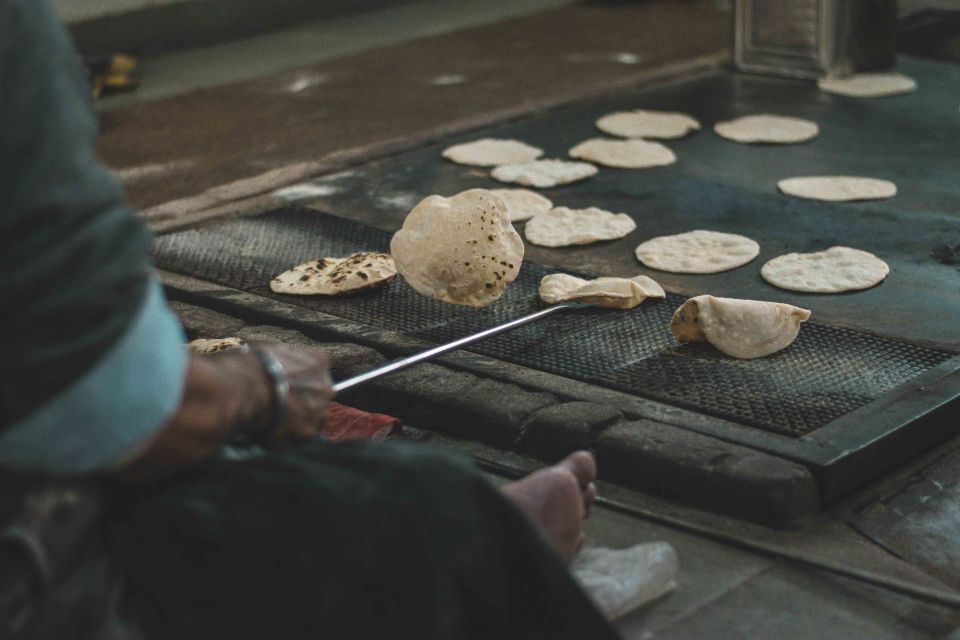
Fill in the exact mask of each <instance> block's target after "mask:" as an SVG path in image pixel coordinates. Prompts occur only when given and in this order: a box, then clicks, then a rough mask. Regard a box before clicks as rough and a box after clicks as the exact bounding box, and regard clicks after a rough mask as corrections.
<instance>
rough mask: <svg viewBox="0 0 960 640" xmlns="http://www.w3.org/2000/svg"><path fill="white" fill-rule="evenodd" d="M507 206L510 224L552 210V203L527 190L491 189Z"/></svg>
mask: <svg viewBox="0 0 960 640" xmlns="http://www.w3.org/2000/svg"><path fill="white" fill-rule="evenodd" d="M491 191H492V192H493V193H495V194H497V195H498V196H500V199H501V200H503V204H505V205H506V206H507V215H508V216H510V222H523V221H524V220H529V219H530V218H532V217H533V216H535V215H538V214H541V213H546V212H547V211H550V209H552V208H553V202H551V201H550V200H549V199H547V198H544V197H543V196H542V195H540V194H539V193H535V192H533V191H530V190H529V189H492V190H491Z"/></svg>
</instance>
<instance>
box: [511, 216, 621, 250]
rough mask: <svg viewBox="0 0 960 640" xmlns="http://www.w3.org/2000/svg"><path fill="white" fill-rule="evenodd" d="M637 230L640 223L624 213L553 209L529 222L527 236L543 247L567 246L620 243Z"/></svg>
mask: <svg viewBox="0 0 960 640" xmlns="http://www.w3.org/2000/svg"><path fill="white" fill-rule="evenodd" d="M636 228H637V223H636V222H634V221H633V218H631V217H630V216H628V215H627V214H625V213H611V212H610V211H604V210H603V209H598V208H596V207H588V208H586V209H569V208H567V207H554V208H553V209H551V210H550V211H548V212H546V213H541V214H540V215H537V216H534V217H533V218H531V219H530V220H528V221H527V226H526V228H525V229H524V235H525V236H526V237H527V240H528V241H530V242H532V243H533V244H536V245H540V246H541V247H567V246H570V245H575V244H591V243H593V242H601V241H603V240H617V239H619V238H622V237H624V236H626V235H627V234H628V233H630V232H631V231H633V230H634V229H636Z"/></svg>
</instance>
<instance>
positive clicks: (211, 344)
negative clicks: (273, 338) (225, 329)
mask: <svg viewBox="0 0 960 640" xmlns="http://www.w3.org/2000/svg"><path fill="white" fill-rule="evenodd" d="M245 344H247V343H246V342H244V341H243V339H242V338H197V339H196V340H193V341H191V342H188V343H187V348H188V349H190V352H191V353H194V354H196V355H198V356H206V355H210V354H211V353H220V352H221V351H226V350H227V349H238V348H240V347H242V346H244V345H245Z"/></svg>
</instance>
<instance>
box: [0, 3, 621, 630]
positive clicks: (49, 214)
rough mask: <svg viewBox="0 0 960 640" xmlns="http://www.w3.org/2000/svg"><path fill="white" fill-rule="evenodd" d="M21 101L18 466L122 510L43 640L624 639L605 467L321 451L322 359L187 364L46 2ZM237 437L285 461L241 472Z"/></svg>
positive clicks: (8, 23)
mask: <svg viewBox="0 0 960 640" xmlns="http://www.w3.org/2000/svg"><path fill="white" fill-rule="evenodd" d="M0 87H2V89H0V305H2V307H0V353H2V354H3V358H0V468H2V469H3V470H4V471H5V472H7V473H14V474H31V475H34V476H39V477H53V476H57V477H61V476H67V477H96V478H99V479H101V480H100V481H101V484H102V487H103V495H104V497H105V501H106V511H105V514H104V516H103V518H102V522H101V523H100V527H99V528H98V530H97V532H96V534H95V535H94V536H93V538H95V539H94V540H92V541H91V544H90V545H89V550H87V551H86V553H85V555H84V559H83V561H82V562H81V563H80V568H79V569H77V570H76V571H79V572H80V574H79V575H81V576H87V577H85V578H82V580H86V582H82V581H81V582H82V591H84V592H83V593H74V594H73V596H74V597H75V598H76V599H77V600H78V602H79V603H80V605H78V607H79V608H80V610H82V615H81V616H80V618H78V619H75V620H66V619H64V618H63V617H62V616H61V614H60V613H54V612H53V610H52V609H49V608H48V609H45V610H43V611H41V615H40V616H39V617H38V623H37V625H36V626H35V627H34V628H32V629H31V630H30V633H29V635H28V636H27V637H31V638H58V639H60V638H67V637H70V638H84V637H89V638H95V637H96V638H101V637H131V638H132V637H146V638H147V639H148V640H157V639H167V638H170V639H173V638H176V639H178V640H183V639H188V638H204V639H207V640H209V639H210V638H231V639H232V640H237V639H241V638H256V639H258V640H263V639H265V638H272V639H287V638H320V637H356V638H366V637H380V638H383V637H398V638H419V639H424V638H467V637H470V638H473V637H476V638H592V639H597V638H607V637H610V638H612V637H616V634H615V633H614V631H613V630H612V628H611V627H610V626H609V625H608V624H607V622H606V621H605V620H604V618H603V617H602V616H601V615H600V613H599V612H598V611H597V610H596V609H595V608H594V606H593V605H592V604H591V603H590V601H589V600H588V599H587V598H586V596H585V595H584V594H583V592H582V591H580V589H579V588H578V586H577V585H576V583H574V582H573V580H572V579H571V577H570V575H569V573H568V572H567V568H566V561H567V560H569V559H570V558H571V557H572V556H573V555H574V554H575V553H576V551H577V550H578V548H579V547H580V546H581V545H582V544H583V536H584V534H583V521H584V518H585V517H586V515H587V512H588V510H589V507H590V504H591V502H592V501H593V499H594V497H595V494H596V489H595V486H594V483H593V481H594V477H595V474H596V471H595V466H594V461H593V458H592V456H591V455H590V454H589V453H587V452H577V453H575V454H573V455H571V456H569V457H568V458H566V459H565V460H563V461H562V462H560V463H559V464H557V465H554V466H552V467H548V468H546V469H544V470H542V471H539V472H537V473H534V474H532V475H531V476H529V477H527V478H525V479H523V480H520V481H518V482H514V483H512V484H508V485H506V486H505V487H504V488H503V489H502V490H497V489H495V488H494V487H493V486H492V485H491V484H490V483H489V482H488V481H487V480H486V479H484V478H483V477H482V476H481V475H480V474H479V472H478V471H477V470H475V469H474V468H473V467H472V466H471V464H470V463H469V462H468V461H466V460H464V459H461V458H458V457H453V456H450V455H447V454H443V453H441V452H438V451H436V450H433V449H431V448H430V447H428V446H426V445H422V444H412V443H404V442H395V443H393V442H391V443H380V444H370V443H359V444H358V443H350V444H331V443H327V442H324V441H323V440H322V439H320V438H317V437H316V436H317V430H318V427H320V426H321V425H322V422H323V416H324V413H325V409H326V407H327V404H328V403H329V401H330V399H331V396H332V392H331V383H330V374H329V369H328V365H327V360H326V358H325V356H324V355H323V354H322V353H320V352H318V351H316V350H312V349H306V348H300V347H296V348H295V347H292V346H287V345H282V344H265V345H259V346H255V347H254V348H253V349H251V350H248V351H233V352H224V353H221V354H217V355H215V356H210V357H199V358H198V357H190V356H188V354H187V352H186V350H185V348H184V345H183V343H184V336H183V333H182V330H181V328H180V325H179V323H178V322H177V320H176V319H175V317H174V316H173V315H172V313H171V312H170V310H169V309H168V308H167V306H166V303H165V300H164V295H163V291H162V288H161V286H160V284H159V283H158V281H157V279H156V276H155V275H154V273H153V270H152V267H151V264H150V261H149V252H150V243H151V238H150V236H149V234H148V232H147V231H146V229H145V228H144V226H143V224H142V223H141V222H140V221H138V219H137V218H136V217H135V216H134V215H132V213H131V212H130V211H129V209H128V207H127V205H126V204H125V202H124V198H123V194H122V190H121V187H120V185H119V183H118V182H117V180H116V179H115V178H113V177H112V176H111V175H110V174H109V173H108V172H107V171H106V170H105V169H104V168H103V167H102V166H100V165H99V164H98V163H97V161H96V159H95V152H94V146H95V137H96V122H95V116H94V113H93V109H92V107H91V103H90V97H89V88H88V87H87V85H86V84H85V80H84V77H83V75H82V73H81V71H80V67H79V63H78V60H77V58H76V56H75V54H74V52H73V50H72V47H71V45H70V42H69V38H68V36H67V34H66V32H65V30H64V29H63V27H62V25H60V24H59V23H58V22H57V20H56V18H55V17H54V15H53V13H52V11H51V9H50V8H49V7H48V6H47V4H46V2H42V1H41V0H0ZM451 419H455V418H453V417H452V418H451ZM238 434H242V435H245V436H248V437H250V438H252V439H254V440H255V441H257V442H259V443H261V444H263V445H264V446H265V447H266V448H267V449H268V450H269V452H267V453H263V454H261V455H259V456H253V457H248V458H246V459H241V460H238V459H235V458H232V459H231V458H228V457H226V456H223V455H221V451H222V447H223V444H224V443H225V442H226V441H227V440H228V439H230V438H232V437H234V436H236V435H238ZM0 491H2V489H0ZM104 566H105V567H106V568H107V569H106V570H102V571H101V570H97V571H94V570H90V571H89V572H88V573H86V574H84V573H83V571H85V569H84V567H87V568H89V567H104ZM75 573H76V572H75ZM58 588H59V587H57V586H54V587H53V590H54V594H53V595H54V596H56V595H57V594H56V593H55V592H56V590H57V589H58ZM96 594H112V595H116V594H119V597H109V598H108V597H103V598H98V597H96ZM69 597H70V594H69V593H64V594H62V597H61V596H58V597H54V598H48V599H53V600H57V599H59V600H61V601H63V600H65V599H69ZM101 601H102V603H103V604H104V607H103V610H102V611H101V610H96V611H95V610H94V609H93V604H94V603H96V602H101ZM81 605H82V606H81ZM78 607H74V610H75V609H77V608H78ZM67 609H69V607H66V608H60V609H57V611H65V610H67ZM111 634H112V635H111Z"/></svg>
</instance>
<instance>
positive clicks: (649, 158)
mask: <svg viewBox="0 0 960 640" xmlns="http://www.w3.org/2000/svg"><path fill="white" fill-rule="evenodd" d="M569 153H570V157H571V158H578V159H581V160H589V161H590V162H595V163H597V164H602V165H603V166H605V167H614V168H616V169H648V168H650V167H662V166H665V165H668V164H673V163H674V162H676V161H677V156H676V155H674V153H673V151H670V149H668V148H666V147H665V146H663V145H662V144H660V143H659V142H647V141H646V140H607V139H605V138H593V139H591V140H586V141H584V142H581V143H580V144H578V145H577V146H575V147H574V148H572V149H570V152H569Z"/></svg>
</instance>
